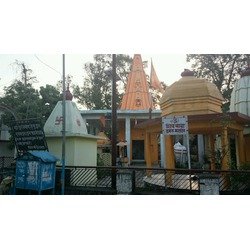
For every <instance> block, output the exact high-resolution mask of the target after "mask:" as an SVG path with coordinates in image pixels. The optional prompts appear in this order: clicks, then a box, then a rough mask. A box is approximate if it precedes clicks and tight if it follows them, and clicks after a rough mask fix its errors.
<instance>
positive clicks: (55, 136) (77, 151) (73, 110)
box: [44, 88, 101, 166]
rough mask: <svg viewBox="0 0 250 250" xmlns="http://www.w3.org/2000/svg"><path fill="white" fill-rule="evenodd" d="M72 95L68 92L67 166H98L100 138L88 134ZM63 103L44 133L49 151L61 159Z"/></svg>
mask: <svg viewBox="0 0 250 250" xmlns="http://www.w3.org/2000/svg"><path fill="white" fill-rule="evenodd" d="M72 98H73V96H72V94H71V93H70V92H69V88H67V92H66V101H65V106H66V119H65V120H66V124H65V127H66V129H65V130H66V145H65V148H66V149H65V151H66V156H65V164H66V166H96V164H97V140H98V139H101V138H100V137H97V136H94V135H90V134H88V132H87V128H86V123H85V121H84V120H83V118H82V116H81V114H80V111H79V110H78V108H77V106H76V104H75V103H74V102H73V101H72ZM62 120H63V119H62V101H59V102H58V103H57V104H56V106H55V108H54V110H53V111H52V113H51V114H50V116H49V118H48V119H47V121H46V123H45V125H44V132H45V136H46V140H47V144H48V148H49V151H50V152H52V153H53V154H54V155H56V156H57V157H58V158H59V159H61V156H62Z"/></svg>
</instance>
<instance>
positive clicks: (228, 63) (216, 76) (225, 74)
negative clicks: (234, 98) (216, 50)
mask: <svg viewBox="0 0 250 250" xmlns="http://www.w3.org/2000/svg"><path fill="white" fill-rule="evenodd" d="M187 62H191V63H192V65H191V67H192V69H193V70H194V71H195V75H196V76H197V77H202V78H206V79H208V80H209V81H211V82H213V83H215V84H216V86H217V87H218V89H219V90H220V91H221V93H222V95H223V97H224V98H225V103H224V104H223V111H225V112H226V111H228V110H229V105H230V96H231V92H232V89H233V87H234V84H235V82H236V81H237V80H238V79H239V78H240V73H241V71H242V69H243V68H245V67H246V66H247V55H242V54H188V55H187Z"/></svg>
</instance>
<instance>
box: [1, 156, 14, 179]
mask: <svg viewBox="0 0 250 250" xmlns="http://www.w3.org/2000/svg"><path fill="white" fill-rule="evenodd" d="M14 175H15V164H14V157H0V183H1V181H2V180H3V179H4V178H5V177H7V176H14Z"/></svg>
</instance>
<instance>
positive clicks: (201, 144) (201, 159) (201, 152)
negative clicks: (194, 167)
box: [197, 135, 205, 164]
mask: <svg viewBox="0 0 250 250" xmlns="http://www.w3.org/2000/svg"><path fill="white" fill-rule="evenodd" d="M197 144H198V159H199V163H200V164H203V163H204V155H205V148H204V138H203V135H198V136H197Z"/></svg>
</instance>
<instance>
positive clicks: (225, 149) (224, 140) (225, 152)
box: [221, 127, 230, 170]
mask: <svg viewBox="0 0 250 250" xmlns="http://www.w3.org/2000/svg"><path fill="white" fill-rule="evenodd" d="M228 144H229V143H228V133H227V127H223V129H222V134H221V149H222V160H221V169H222V170H228V169H229V157H230V152H229V145H228Z"/></svg>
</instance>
